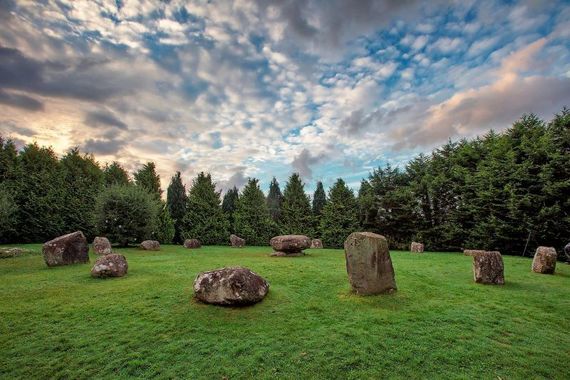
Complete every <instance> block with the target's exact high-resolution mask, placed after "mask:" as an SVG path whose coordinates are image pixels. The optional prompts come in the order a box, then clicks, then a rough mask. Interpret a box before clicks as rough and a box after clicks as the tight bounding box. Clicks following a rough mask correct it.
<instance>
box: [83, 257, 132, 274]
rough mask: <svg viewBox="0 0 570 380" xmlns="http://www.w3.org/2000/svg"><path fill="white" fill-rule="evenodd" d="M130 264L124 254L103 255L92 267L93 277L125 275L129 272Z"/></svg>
mask: <svg viewBox="0 0 570 380" xmlns="http://www.w3.org/2000/svg"><path fill="white" fill-rule="evenodd" d="M128 269H129V266H128V264H127V259H126V258H125V256H123V255H119V254H117V253H110V254H107V255H104V256H101V257H99V258H98V259H97V261H95V265H94V266H93V268H92V269H91V277H96V278H106V277H123V276H124V275H126V274H127V270H128Z"/></svg>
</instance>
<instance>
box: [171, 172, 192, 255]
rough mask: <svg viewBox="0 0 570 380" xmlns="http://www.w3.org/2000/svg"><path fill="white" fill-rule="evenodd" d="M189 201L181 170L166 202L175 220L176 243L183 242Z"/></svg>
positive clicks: (172, 182)
mask: <svg viewBox="0 0 570 380" xmlns="http://www.w3.org/2000/svg"><path fill="white" fill-rule="evenodd" d="M187 202H188V197H187V196H186V187H185V186H184V184H183V183H182V178H181V176H180V172H176V174H175V175H174V176H173V177H172V179H171V180H170V185H168V189H167V191H166V204H167V207H168V211H169V213H170V216H171V217H172V219H173V221H174V238H173V239H172V240H173V242H174V243H175V244H180V243H182V225H183V219H184V216H185V215H186V203H187Z"/></svg>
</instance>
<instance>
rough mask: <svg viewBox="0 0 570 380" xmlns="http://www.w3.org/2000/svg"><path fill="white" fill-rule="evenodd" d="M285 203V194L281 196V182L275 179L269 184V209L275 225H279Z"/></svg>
mask: <svg viewBox="0 0 570 380" xmlns="http://www.w3.org/2000/svg"><path fill="white" fill-rule="evenodd" d="M282 203H283V194H281V189H280V188H279V182H277V179H276V178H275V177H273V179H272V180H271V183H270V184H269V194H268V195H267V208H268V209H269V215H270V216H271V220H273V221H274V222H275V223H279V221H280V219H281V206H282Z"/></svg>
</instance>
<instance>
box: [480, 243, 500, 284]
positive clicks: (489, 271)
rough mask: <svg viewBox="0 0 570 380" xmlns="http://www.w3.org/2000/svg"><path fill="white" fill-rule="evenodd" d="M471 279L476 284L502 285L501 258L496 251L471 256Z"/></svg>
mask: <svg viewBox="0 0 570 380" xmlns="http://www.w3.org/2000/svg"><path fill="white" fill-rule="evenodd" d="M473 277H474V279H475V282H476V283H478V284H489V285H504V284H505V274H504V265H503V257H502V256H501V253H500V252H497V251H484V252H483V253H477V254H475V255H474V256H473Z"/></svg>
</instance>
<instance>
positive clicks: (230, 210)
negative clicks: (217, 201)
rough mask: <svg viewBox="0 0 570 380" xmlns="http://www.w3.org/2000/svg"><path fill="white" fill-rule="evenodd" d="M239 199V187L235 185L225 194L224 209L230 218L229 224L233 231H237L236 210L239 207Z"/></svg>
mask: <svg viewBox="0 0 570 380" xmlns="http://www.w3.org/2000/svg"><path fill="white" fill-rule="evenodd" d="M238 200H239V192H238V189H237V187H235V186H234V188H233V189H229V190H228V191H227V192H226V194H225V195H224V200H223V201H222V210H223V211H224V214H225V215H226V218H227V219H228V224H229V228H230V232H231V233H235V232H236V229H235V215H234V214H235V211H236V209H237V203H238Z"/></svg>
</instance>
